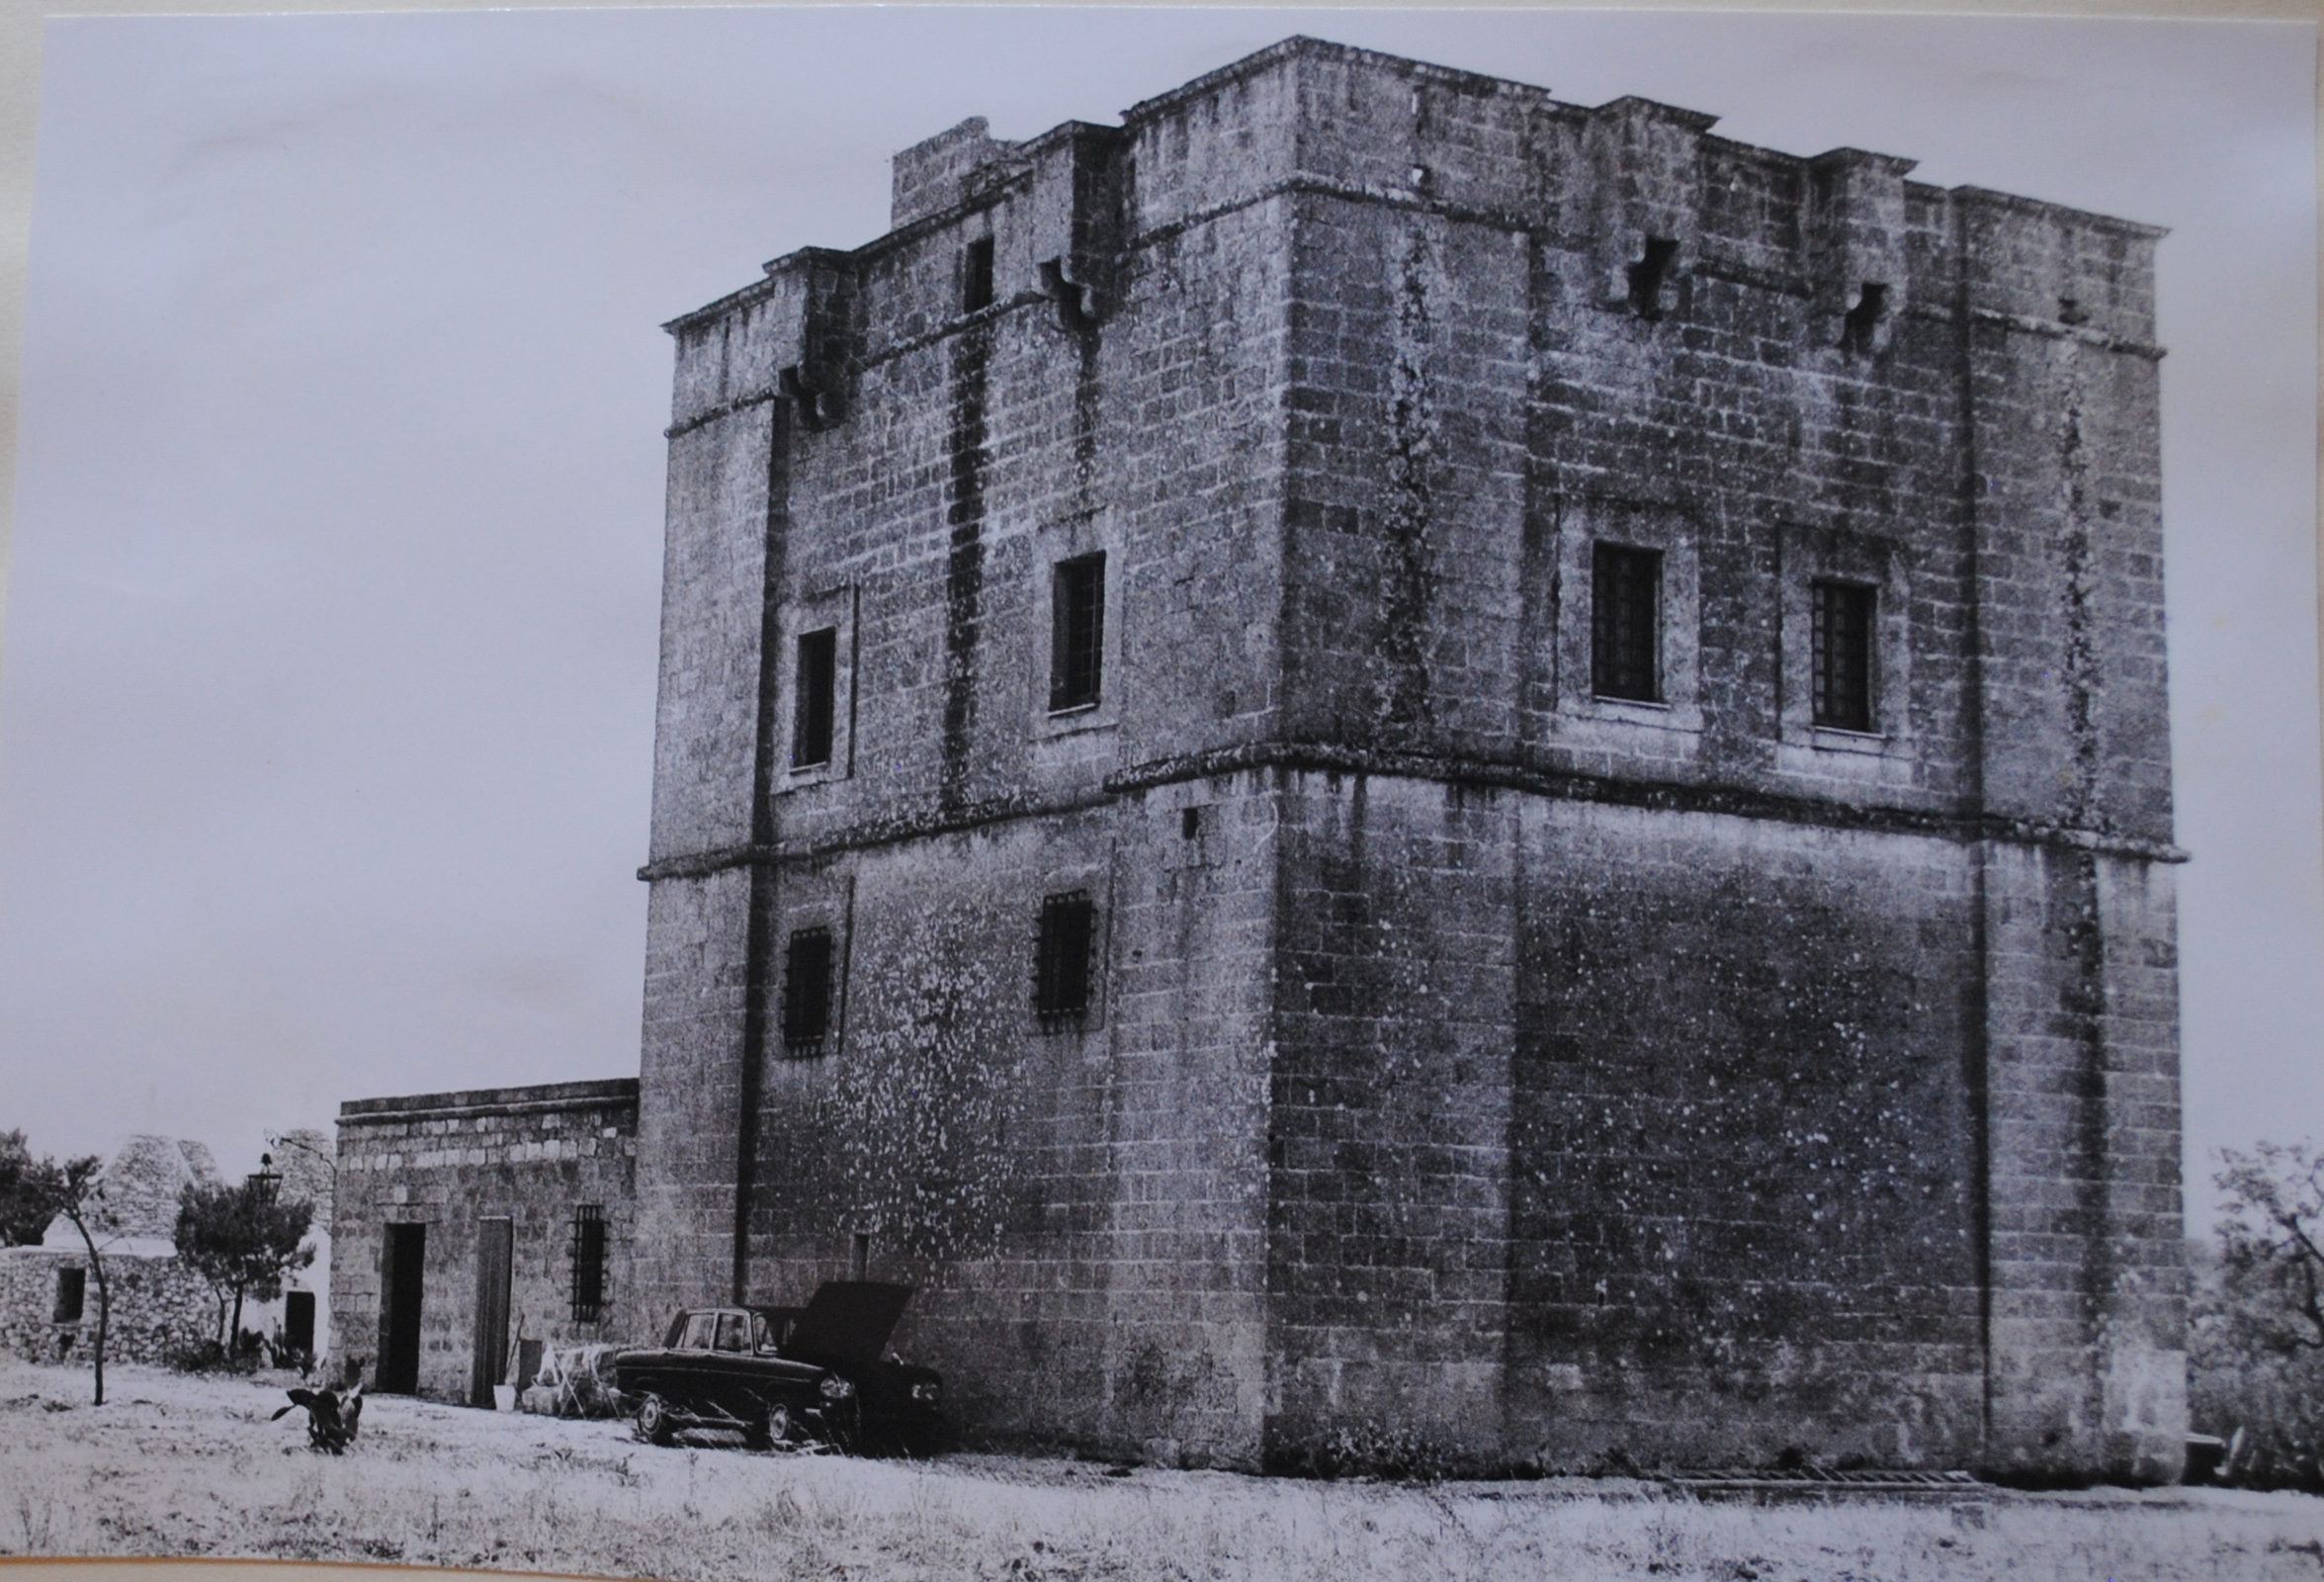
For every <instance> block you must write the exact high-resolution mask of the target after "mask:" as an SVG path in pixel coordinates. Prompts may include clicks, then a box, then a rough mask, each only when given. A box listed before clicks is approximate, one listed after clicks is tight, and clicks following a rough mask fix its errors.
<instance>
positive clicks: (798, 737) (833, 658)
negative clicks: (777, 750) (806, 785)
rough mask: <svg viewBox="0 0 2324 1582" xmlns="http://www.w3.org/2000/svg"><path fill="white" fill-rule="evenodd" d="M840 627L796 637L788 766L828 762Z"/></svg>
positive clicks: (802, 766)
mask: <svg viewBox="0 0 2324 1582" xmlns="http://www.w3.org/2000/svg"><path fill="white" fill-rule="evenodd" d="M838 679H839V629H838V628H837V627H831V626H826V627H824V628H823V629H822V630H821V631H819V632H808V633H804V634H802V635H801V637H800V639H799V684H798V696H797V698H796V700H795V702H794V705H793V707H792V710H791V767H793V768H794V769H810V768H814V767H816V766H817V765H818V764H825V763H829V762H830V761H831V722H832V717H833V714H834V709H833V703H834V700H835V698H836V695H837V693H838Z"/></svg>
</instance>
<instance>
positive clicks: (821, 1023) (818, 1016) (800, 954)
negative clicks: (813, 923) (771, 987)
mask: <svg viewBox="0 0 2324 1582" xmlns="http://www.w3.org/2000/svg"><path fill="white" fill-rule="evenodd" d="M830 1030H831V930H830V929H828V928H802V929H800V930H799V931H798V932H797V933H794V934H793V935H792V936H791V946H790V949H789V950H787V951H786V952H784V956H783V1047H784V1048H785V1049H786V1050H788V1051H789V1052H790V1053H792V1054H794V1055H812V1054H817V1053H819V1052H820V1051H821V1049H822V1047H823V1038H824V1036H825V1035H826V1034H827V1033H829V1031H830Z"/></svg>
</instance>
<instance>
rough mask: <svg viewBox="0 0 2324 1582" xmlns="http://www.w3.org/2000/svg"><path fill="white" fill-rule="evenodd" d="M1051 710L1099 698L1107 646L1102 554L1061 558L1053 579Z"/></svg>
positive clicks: (1076, 705) (1050, 675)
mask: <svg viewBox="0 0 2324 1582" xmlns="http://www.w3.org/2000/svg"><path fill="white" fill-rule="evenodd" d="M1051 596H1052V600H1053V603H1052V606H1051V611H1050V628H1049V711H1050V712H1051V713H1052V714H1056V713H1058V712H1060V711H1062V710H1065V709H1078V708H1085V707H1087V706H1088V705H1090V704H1092V703H1095V702H1096V701H1097V695H1098V689H1099V684H1100V681H1101V676H1100V674H1099V670H1100V666H1101V664H1102V662H1103V655H1104V650H1105V557H1104V556H1103V555H1083V556H1080V557H1078V558H1076V559H1075V560H1071V561H1060V562H1059V563H1058V565H1057V571H1056V574H1055V577H1054V579H1053V581H1052V584H1051Z"/></svg>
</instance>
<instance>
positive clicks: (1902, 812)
mask: <svg viewBox="0 0 2324 1582" xmlns="http://www.w3.org/2000/svg"><path fill="white" fill-rule="evenodd" d="M1267 768H1275V769H1285V770H1293V771H1313V772H1322V773H1327V774H1363V775H1383V776H1388V777H1392V778H1398V779H1409V780H1429V781H1434V782H1437V783H1439V784H1444V785H1468V786H1479V787H1487V788H1492V789H1497V790H1511V791H1519V792H1523V793H1526V794H1529V795H1533V796H1542V797H1549V798H1553V799H1555V800H1558V801H1563V802H1599V803H1604V804H1606V805H1608V806H1612V807H1632V808H1648V809H1655V810H1659V811H1664V812H1671V813H1702V814H1711V815H1718V816H1724V817H1728V818H1738V819H1754V820H1764V821H1770V822H1775V823H1783V824H1797V825H1804V826H1808V827H1811V828H1817V829H1830V830H1862V831H1868V832H1874V833H1880V834H1890V835H1924V836H1928V837H1931V838H1935V839H1942V840H1953V841H1962V842H1968V841H1980V840H1993V841H1999V842H2002V843H2005V844H2010V845H2036V846H2053V847H2064V848H2070V849H2074V850H2082V851H2092V852H2097V853H2099V854H2101V855H2106V856H2120V857H2131V858H2136V859H2140V860H2144V861H2148V862H2168V863H2178V862H2185V861H2186V860H2187V858H2188V853H2187V852H2186V851H2185V850H2184V849H2183V848H2181V847H2179V846H2176V845H2173V844H2171V843H2169V842H2168V841H2159V840H2146V839H2140V838H2137V837H2134V836H2130V835H2118V834H2115V833H2113V832H2111V831H2106V830H2084V829H2076V828H2072V827H2070V826H2065V825H2058V824H2050V823H2044V822H2041V821H2038V820H2031V819H2015V818H2008V817H2004V816H2001V815H1998V814H1991V813H1977V812H1968V813H1963V812H1953V811H1946V810H1942V809H1935V808H1900V807H1893V806H1882V805H1871V806H1863V805H1858V804H1854V803H1846V802H1831V801H1826V800H1823V799H1820V798H1814V797H1802V796H1792V795H1787V794H1784V793H1781V792H1773V791H1766V790H1763V789H1760V788H1756V787H1751V786H1736V785H1719V784H1712V783H1702V782H1696V783H1687V782H1681V781H1667V780H1644V779H1634V778H1629V777H1625V776H1618V775H1592V774H1579V773H1575V772H1572V771H1569V770H1563V769H1555V768H1550V767H1548V766H1546V765H1540V764H1529V763H1524V762H1519V761H1514V760H1501V759H1486V758H1471V757H1455V756H1448V755H1439V754H1432V753H1414V752H1394V751H1384V750H1381V749H1379V748H1374V747H1346V746H1341V745H1338V744H1334V743H1322V742H1254V743H1249V744H1247V745H1245V746H1242V747H1221V748H1217V749H1215V750H1212V751H1207V752H1194V753H1187V754H1184V755H1182V756H1177V757H1169V758H1157V759H1154V760H1152V761H1150V762H1147V763H1142V764H1137V765H1134V766H1133V767H1130V768H1127V769H1121V770H1117V771H1116V772H1115V773H1113V774H1110V775H1108V776H1106V778H1105V781H1104V783H1103V785H1102V787H1098V788H1091V789H1088V790H1084V791H1081V792H1078V793H1075V794H1069V795H1061V796H1052V797H1038V796H1012V797H1003V798H995V799H992V800H990V801H987V802H981V803H974V804H970V805H968V806H966V807H960V808H950V809H929V810H927V811H925V812H920V813H906V814H897V815H893V816H890V817H887V818H882V819H872V820H866V821H864V822H862V823H860V824H854V825H848V826H844V827H842V828H840V829H837V830H834V831H831V832H829V833H827V834H822V835H815V836H811V837H808V838H805V839H800V840H777V841H774V842H771V843H757V844H751V843H746V844H741V845H732V846H722V847H717V848H713V849H710V850H705V851H698V852H688V853H685V854H683V855H679V856H671V857H662V858H659V859H657V860H655V861H652V862H649V863H647V864H646V865H645V866H644V867H642V868H640V869H639V870H638V877H639V878H641V879H644V880H646V881H648V882H650V881H654V880H660V879H693V878H703V877H706V876H708V875H710V874H714V873H719V872H723V871H725V870H727V869H730V868H740V867H748V866H752V865H755V864H759V863H769V862H776V863H781V862H809V861H815V860H818V859H820V858H824V857H830V856H835V855H838V854H840V853H842V852H847V851H858V850H862V849H864V848H865V847H868V846H876V845H887V844H892V843H895V842H898V841H904V840H918V839H927V838H930V837H933V836H936V835H950V834H955V833H957V832H960V831H965V830H973V829H978V828H981V827H983V826H986V825H991V824H1001V823H1008V822H1013V821H1015V820H1019V819H1032V818H1044V817H1053V816H1056V815H1059V814H1066V813H1076V812H1082V811H1086V810H1088V809H1091V808H1096V807H1102V806H1104V805H1106V804H1108V803H1110V802H1113V801H1115V800H1117V799H1119V798H1121V797H1126V796H1135V795H1138V794H1140V793H1142V792H1146V791H1151V790H1155V789H1157V788H1159V787H1162V786H1165V785H1176V784H1182V783H1184V782H1185V781H1188V780H1203V779H1209V778H1212V777H1214V776H1217V775H1225V774H1238V773H1241V772H1243V771H1245V770H1248V769H1267Z"/></svg>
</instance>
